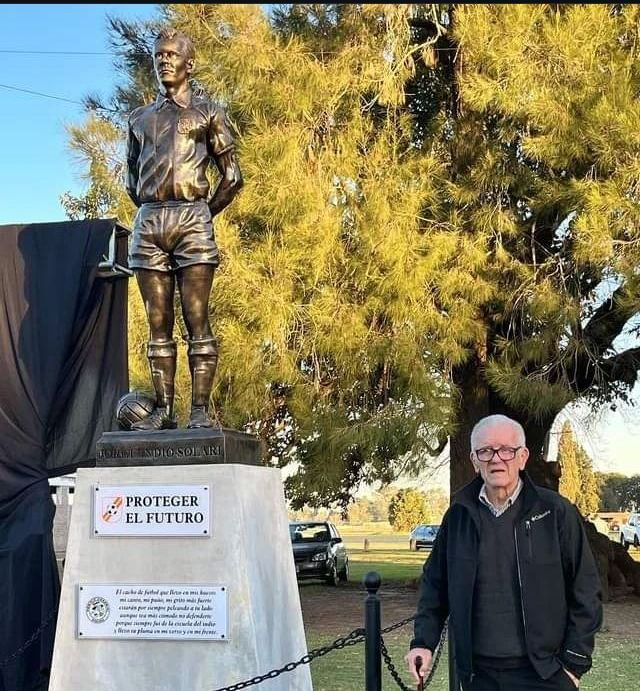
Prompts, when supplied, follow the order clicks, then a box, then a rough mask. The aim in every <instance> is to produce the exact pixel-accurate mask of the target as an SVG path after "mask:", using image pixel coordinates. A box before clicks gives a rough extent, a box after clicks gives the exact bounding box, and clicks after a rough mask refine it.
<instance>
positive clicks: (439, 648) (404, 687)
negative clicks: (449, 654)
mask: <svg viewBox="0 0 640 691" xmlns="http://www.w3.org/2000/svg"><path fill="white" fill-rule="evenodd" d="M405 623H408V622H405ZM448 624H449V622H448V620H447V621H446V622H445V624H444V627H443V629H442V634H441V635H440V642H439V643H438V646H437V648H436V654H435V656H434V657H433V660H432V663H431V669H430V670H429V672H428V674H427V676H426V677H424V679H423V681H422V686H421V687H420V688H425V687H426V686H428V685H429V684H430V683H431V680H432V679H433V675H434V674H435V672H436V669H437V668H438V663H439V662H440V656H441V655H442V651H443V650H444V642H445V640H446V638H447V626H448ZM389 628H391V627H389ZM395 628H399V627H398V625H396V626H395ZM382 633H384V631H383V632H382ZM380 652H381V653H382V659H383V660H384V663H385V665H387V669H388V670H389V674H390V675H391V678H392V679H393V680H394V681H395V682H396V684H397V685H398V686H399V687H400V688H401V689H402V691H415V689H414V688H413V687H411V686H407V685H406V684H405V683H404V681H402V678H401V677H400V675H399V674H398V670H396V667H395V665H394V664H393V660H392V659H391V655H390V654H389V651H388V650H387V646H386V645H385V643H384V639H383V638H382V636H380Z"/></svg>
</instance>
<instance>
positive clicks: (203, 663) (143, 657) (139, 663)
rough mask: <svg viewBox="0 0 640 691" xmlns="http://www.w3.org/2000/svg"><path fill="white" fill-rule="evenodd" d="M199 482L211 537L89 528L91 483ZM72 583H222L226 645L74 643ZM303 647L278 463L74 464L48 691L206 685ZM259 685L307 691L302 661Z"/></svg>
mask: <svg viewBox="0 0 640 691" xmlns="http://www.w3.org/2000/svg"><path fill="white" fill-rule="evenodd" d="M200 483H205V484H208V485H209V486H210V492H211V504H212V508H211V532H212V535H211V537H209V538H175V537H165V538H149V537H128V538H122V537H118V538H114V537H111V538H106V537H102V538H100V537H94V536H93V535H92V530H91V510H92V508H91V497H92V493H93V492H94V491H95V490H94V486H95V485H96V484H100V485H135V484H138V485H139V484H153V485H171V484H200ZM79 583H91V584H105V585H106V584H110V583H113V584H123V583H130V584H142V583H145V584H153V583H162V584H170V583H175V584H191V583H193V584H201V585H202V584H210V585H218V586H226V587H227V588H228V607H229V610H228V635H229V640H225V641H166V640H137V639H134V640H101V639H98V640H96V639H91V640H81V639H79V638H78V637H77V634H76V607H77V604H76V600H77V586H78V584H79ZM306 649H307V648H306V641H305V635H304V628H303V623H302V615H301V610H300V600H299V595H298V588H297V583H296V575H295V567H294V562H293V554H292V549H291V543H290V539H289V531H288V520H287V514H286V506H285V501H284V493H283V487H282V481H281V477H280V471H279V470H277V469H274V468H264V467H255V466H246V465H235V464H225V465H194V466H162V467H153V466H152V467H127V468H91V469H81V470H79V471H78V476H77V484H76V491H75V496H74V506H73V512H72V516H71V527H70V533H69V542H68V546H67V558H66V563H65V570H64V579H63V584H62V598H61V603H60V613H59V617H58V625H57V631H56V644H55V650H54V657H53V669H52V674H51V682H50V685H49V691H70V690H71V689H73V690H77V691H113V690H114V689H117V690H118V691H212V690H213V689H216V688H219V687H223V686H227V685H231V684H234V683H237V682H240V681H243V680H245V679H248V678H251V677H253V676H256V675H259V674H263V673H265V672H268V671H270V670H271V669H274V668H277V667H281V666H283V665H285V664H286V663H288V662H291V661H295V660H297V659H298V658H300V657H301V656H302V655H304V654H305V652H306ZM259 688H260V689H261V691H311V689H312V686H311V676H310V672H309V667H308V666H303V667H299V668H298V669H297V670H295V671H294V672H290V673H286V674H283V675H281V676H280V677H277V678H276V679H272V680H269V681H265V682H263V683H262V684H260V686H259Z"/></svg>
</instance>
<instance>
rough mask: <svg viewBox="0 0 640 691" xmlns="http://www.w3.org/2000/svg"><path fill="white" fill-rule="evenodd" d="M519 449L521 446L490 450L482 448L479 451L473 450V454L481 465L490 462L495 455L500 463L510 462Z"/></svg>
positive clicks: (489, 448)
mask: <svg viewBox="0 0 640 691" xmlns="http://www.w3.org/2000/svg"><path fill="white" fill-rule="evenodd" d="M521 448H522V447H521V446H515V447H513V446H500V447H499V448H497V449H492V448H491V447H490V446H483V447H482V448H481V449H475V451H474V453H475V455H476V458H477V459H478V460H479V461H482V462H483V463H488V462H489V461H491V460H492V459H493V457H494V455H495V454H498V458H499V459H500V460H501V461H512V460H513V459H514V458H515V457H516V454H517V453H518V451H520V449H521Z"/></svg>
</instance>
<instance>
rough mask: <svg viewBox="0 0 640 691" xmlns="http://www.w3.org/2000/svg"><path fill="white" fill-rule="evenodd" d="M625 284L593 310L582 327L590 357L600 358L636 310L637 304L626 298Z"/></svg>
mask: <svg viewBox="0 0 640 691" xmlns="http://www.w3.org/2000/svg"><path fill="white" fill-rule="evenodd" d="M626 296H628V292H627V286H626V285H622V286H620V287H619V288H618V289H617V290H615V291H614V293H613V295H612V296H611V297H610V298H608V299H607V300H605V301H604V302H603V303H602V304H601V305H600V307H598V309H597V310H596V311H595V312H594V314H593V316H592V317H591V319H590V320H589V322H588V324H587V325H586V326H585V327H584V330H583V333H582V335H583V338H584V343H585V349H586V351H587V353H588V354H589V357H590V358H591V359H597V358H600V357H601V356H602V355H603V354H604V353H605V352H606V351H607V350H608V349H609V348H610V347H611V344H612V343H613V341H614V340H615V339H616V337H617V336H619V335H620V333H621V332H622V329H623V328H624V325H625V324H626V323H627V322H628V321H629V319H631V318H632V317H633V316H635V315H636V314H637V312H638V306H637V305H635V304H633V302H631V301H629V300H626V301H625V299H624V298H625V297H626Z"/></svg>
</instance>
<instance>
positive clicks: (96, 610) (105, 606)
mask: <svg viewBox="0 0 640 691" xmlns="http://www.w3.org/2000/svg"><path fill="white" fill-rule="evenodd" d="M86 613H87V619H88V620H89V621H91V622H93V623H94V624H102V622H104V621H107V619H108V618H109V614H110V609H109V603H108V601H107V600H105V599H104V598H103V597H92V598H91V599H90V600H89V602H87V608H86Z"/></svg>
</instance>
